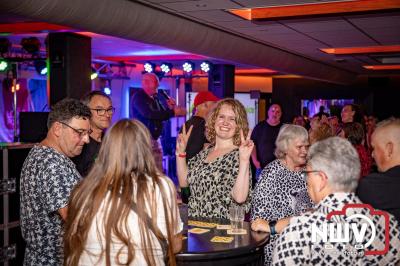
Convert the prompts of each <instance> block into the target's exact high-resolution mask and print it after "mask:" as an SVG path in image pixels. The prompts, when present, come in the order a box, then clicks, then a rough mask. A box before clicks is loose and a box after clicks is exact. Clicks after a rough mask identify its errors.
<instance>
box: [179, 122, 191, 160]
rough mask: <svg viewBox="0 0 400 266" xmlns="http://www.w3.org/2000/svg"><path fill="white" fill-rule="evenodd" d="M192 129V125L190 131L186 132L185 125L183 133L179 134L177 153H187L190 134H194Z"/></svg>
mask: <svg viewBox="0 0 400 266" xmlns="http://www.w3.org/2000/svg"><path fill="white" fill-rule="evenodd" d="M192 129H193V125H191V126H190V128H189V131H188V132H186V126H185V124H183V127H182V133H179V135H178V137H177V138H176V153H179V154H182V153H185V151H186V146H187V143H188V140H189V137H190V134H191V133H192Z"/></svg>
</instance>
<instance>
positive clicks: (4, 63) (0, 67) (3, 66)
mask: <svg viewBox="0 0 400 266" xmlns="http://www.w3.org/2000/svg"><path fill="white" fill-rule="evenodd" d="M7 67H8V63H7V61H4V60H1V61H0V71H4V70H6V69H7Z"/></svg>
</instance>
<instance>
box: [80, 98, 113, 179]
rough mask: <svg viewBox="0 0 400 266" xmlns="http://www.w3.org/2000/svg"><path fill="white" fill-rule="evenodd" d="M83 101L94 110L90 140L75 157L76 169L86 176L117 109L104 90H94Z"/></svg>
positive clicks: (91, 119)
mask: <svg viewBox="0 0 400 266" xmlns="http://www.w3.org/2000/svg"><path fill="white" fill-rule="evenodd" d="M82 102H83V103H84V104H85V105H86V106H87V107H89V109H90V111H91V112H92V117H91V118H90V127H91V130H92V132H91V134H90V136H89V137H90V141H89V143H88V144H86V145H85V146H84V147H83V150H82V153H81V154H80V155H79V156H76V157H74V158H73V161H74V163H75V164H76V169H78V171H79V173H80V174H81V175H82V176H83V177H85V176H86V175H87V174H88V173H89V171H90V169H91V168H92V165H93V163H94V161H95V160H96V157H97V154H98V153H99V150H100V146H101V139H102V138H103V134H104V131H105V130H107V128H109V127H110V124H111V118H112V115H113V113H114V111H115V108H114V107H113V106H112V102H111V98H110V96H108V95H107V94H105V93H104V92H102V91H92V92H90V93H89V94H88V95H86V96H85V97H84V98H83V99H82Z"/></svg>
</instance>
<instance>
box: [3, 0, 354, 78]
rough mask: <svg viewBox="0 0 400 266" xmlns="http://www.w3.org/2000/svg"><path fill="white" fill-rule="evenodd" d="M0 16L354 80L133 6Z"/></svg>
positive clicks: (29, 6) (87, 4) (37, 2)
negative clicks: (16, 17) (22, 17)
mask: <svg viewBox="0 0 400 266" xmlns="http://www.w3.org/2000/svg"><path fill="white" fill-rule="evenodd" d="M0 12H3V13H6V14H8V13H9V14H15V15H20V16H24V17H28V18H32V19H35V20H39V21H45V22H49V23H55V24H59V25H66V26H69V27H72V28H75V29H81V30H86V31H91V32H96V33H100V34H105V35H111V36H116V37H121V38H125V39H130V40H135V41H140V42H144V43H151V44H156V45H161V46H164V47H169V48H172V49H176V50H180V51H185V52H189V53H194V54H198V55H206V56H209V57H212V58H218V59H222V60H225V61H230V62H237V63H240V64H244V65H250V66H254V67H261V68H269V69H274V70H276V71H279V72H281V73H284V74H296V75H300V76H303V77H308V78H312V79H317V80H323V81H328V82H333V83H339V84H348V83H351V82H352V81H353V80H354V79H355V77H356V73H353V72H350V71H348V70H344V69H341V68H339V67H336V66H332V65H329V64H327V63H324V62H319V61H317V60H315V59H312V58H308V57H305V56H302V55H299V54H296V53H293V52H289V51H286V50H284V49H280V48H277V47H274V46H271V45H267V44H265V43H262V42H257V41H254V40H251V39H248V38H246V37H243V36H241V35H238V34H234V33H230V32H226V31H223V30H220V29H217V28H214V27H211V26H207V25H205V24H201V23H199V22H195V21H192V20H189V19H187V18H183V17H180V16H177V15H174V14H171V13H168V12H166V11H162V10H159V9H156V8H155V7H151V6H147V5H144V4H142V3H138V2H137V1H127V0H102V1H97V0H85V1H82V0H69V1H65V0H30V1H26V0H12V1H0ZM60 14H62V15H60ZM88 14H90V15H88Z"/></svg>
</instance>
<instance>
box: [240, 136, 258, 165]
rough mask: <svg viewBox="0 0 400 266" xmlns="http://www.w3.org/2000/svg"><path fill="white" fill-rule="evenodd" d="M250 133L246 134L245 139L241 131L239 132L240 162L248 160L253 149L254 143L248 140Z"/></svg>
mask: <svg viewBox="0 0 400 266" xmlns="http://www.w3.org/2000/svg"><path fill="white" fill-rule="evenodd" d="M250 136H251V132H250V130H249V133H248V134H247V137H246V138H245V137H244V134H243V129H241V130H240V146H239V158H240V160H249V159H250V156H251V152H252V151H253V148H254V143H253V141H252V140H251V139H250Z"/></svg>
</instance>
